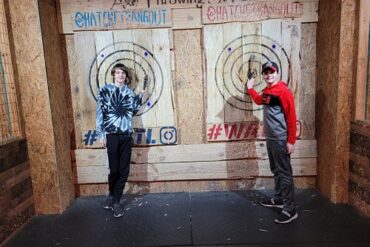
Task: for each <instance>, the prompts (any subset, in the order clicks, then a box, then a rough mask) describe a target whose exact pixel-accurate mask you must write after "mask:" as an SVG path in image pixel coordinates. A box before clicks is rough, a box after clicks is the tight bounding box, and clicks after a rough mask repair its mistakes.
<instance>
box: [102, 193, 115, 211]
mask: <svg viewBox="0 0 370 247" xmlns="http://www.w3.org/2000/svg"><path fill="white" fill-rule="evenodd" d="M103 208H104V209H106V210H112V209H113V196H108V197H107V199H105V201H104V204H103Z"/></svg>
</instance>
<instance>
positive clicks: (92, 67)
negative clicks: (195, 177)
mask: <svg viewBox="0 0 370 247" xmlns="http://www.w3.org/2000/svg"><path fill="white" fill-rule="evenodd" d="M74 37H75V38H74V44H75V47H74V48H75V54H76V57H77V61H78V66H79V76H78V80H77V83H76V85H75V86H74V87H73V89H72V92H73V94H72V97H73V99H72V100H73V104H74V106H75V107H74V110H75V111H76V112H75V113H74V115H75V122H76V124H75V126H76V128H78V129H77V130H76V134H77V135H78V136H76V142H77V143H78V145H77V146H78V147H81V145H82V144H81V143H82V131H83V130H93V129H95V124H96V123H95V118H96V97H97V93H98V89H99V88H100V87H103V86H104V85H105V84H107V83H111V82H112V79H113V78H112V76H111V74H110V71H111V69H112V67H113V66H114V65H115V64H116V63H123V64H125V65H126V66H128V67H129V68H130V74H131V77H132V81H131V85H130V86H131V87H132V88H133V89H134V92H135V94H138V93H139V92H140V91H142V90H143V83H144V77H145V75H147V76H148V86H147V95H146V96H145V97H144V98H143V104H142V107H141V109H140V111H139V112H138V114H137V116H136V117H134V127H135V128H145V127H161V126H174V125H175V116H174V104H173V88H172V82H171V73H170V43H169V32H168V29H155V30H127V31H96V32H78V33H76V34H75V35H74Z"/></svg>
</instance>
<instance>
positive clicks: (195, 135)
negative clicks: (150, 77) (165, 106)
mask: <svg viewBox="0 0 370 247" xmlns="http://www.w3.org/2000/svg"><path fill="white" fill-rule="evenodd" d="M200 39H201V31H200V30H184V31H174V47H175V76H174V87H175V91H176V100H177V104H176V105H177V109H176V113H177V123H178V125H177V128H178V130H179V131H180V133H179V137H180V140H179V143H181V144H195V143H197V144H200V143H202V142H203V136H204V111H203V109H204V107H205V105H204V101H203V99H204V97H203V71H202V50H201V40H200Z"/></svg>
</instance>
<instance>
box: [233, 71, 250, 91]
mask: <svg viewBox="0 0 370 247" xmlns="http://www.w3.org/2000/svg"><path fill="white" fill-rule="evenodd" d="M236 75H237V76H238V77H239V80H241V82H243V84H244V85H246V86H247V88H248V89H251V88H253V86H254V77H253V72H249V73H248V80H246V79H243V77H242V76H241V75H240V74H239V73H237V74H236Z"/></svg>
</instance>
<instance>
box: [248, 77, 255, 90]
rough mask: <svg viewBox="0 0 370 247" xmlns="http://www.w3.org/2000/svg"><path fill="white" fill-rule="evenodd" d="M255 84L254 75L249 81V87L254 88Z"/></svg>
mask: <svg viewBox="0 0 370 247" xmlns="http://www.w3.org/2000/svg"><path fill="white" fill-rule="evenodd" d="M253 86H254V78H253V77H252V78H251V79H249V80H248V81H247V88H248V89H251V88H253Z"/></svg>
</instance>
